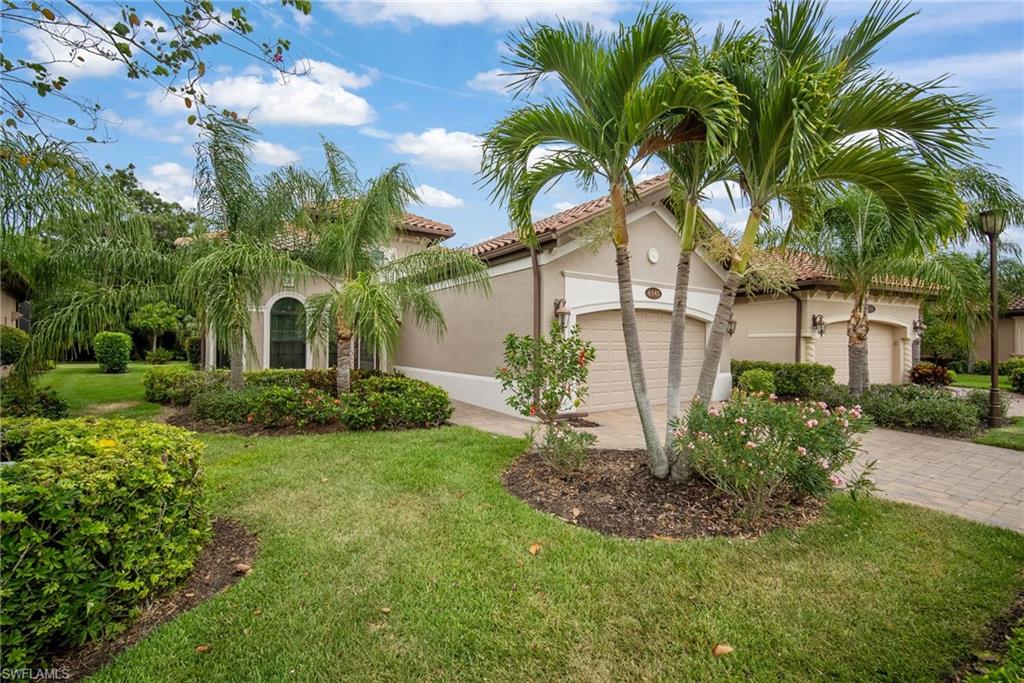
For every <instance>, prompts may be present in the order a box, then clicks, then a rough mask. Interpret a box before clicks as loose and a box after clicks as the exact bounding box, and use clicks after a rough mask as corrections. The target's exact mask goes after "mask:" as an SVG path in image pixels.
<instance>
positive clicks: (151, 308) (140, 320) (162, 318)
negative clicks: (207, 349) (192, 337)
mask: <svg viewBox="0 0 1024 683" xmlns="http://www.w3.org/2000/svg"><path fill="white" fill-rule="evenodd" d="M182 315H183V312H182V310H181V309H180V308H178V307H177V306H175V305H174V304H171V303H168V302H166V301H157V302H155V303H151V304H146V305H144V306H142V307H141V308H139V309H138V310H136V311H133V312H132V314H131V317H130V318H129V319H128V322H129V324H130V325H131V327H132V329H134V330H139V331H140V332H144V333H146V334H148V335H149V338H150V342H151V344H150V349H152V350H153V351H156V343H157V340H158V339H159V338H160V336H161V335H162V334H164V333H165V332H170V331H172V330H177V329H178V324H179V323H180V322H181V317H182Z"/></svg>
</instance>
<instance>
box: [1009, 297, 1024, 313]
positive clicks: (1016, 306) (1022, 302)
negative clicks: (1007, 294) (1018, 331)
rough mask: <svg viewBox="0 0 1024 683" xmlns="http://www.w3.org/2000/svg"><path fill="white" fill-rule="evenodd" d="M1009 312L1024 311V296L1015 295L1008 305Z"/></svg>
mask: <svg viewBox="0 0 1024 683" xmlns="http://www.w3.org/2000/svg"><path fill="white" fill-rule="evenodd" d="M1006 312H1007V313H1024V296H1015V297H1014V298H1012V299H1010V304H1009V305H1008V306H1007V307H1006Z"/></svg>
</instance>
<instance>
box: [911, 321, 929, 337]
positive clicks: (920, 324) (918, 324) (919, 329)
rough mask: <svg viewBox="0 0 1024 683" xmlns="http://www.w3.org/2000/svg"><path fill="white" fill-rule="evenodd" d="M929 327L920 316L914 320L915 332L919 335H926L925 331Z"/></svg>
mask: <svg viewBox="0 0 1024 683" xmlns="http://www.w3.org/2000/svg"><path fill="white" fill-rule="evenodd" d="M927 329H928V326H927V325H925V324H924V321H923V320H921V319H920V318H918V319H917V320H915V321H914V334H916V335H917V336H918V337H922V336H924V331H925V330H927Z"/></svg>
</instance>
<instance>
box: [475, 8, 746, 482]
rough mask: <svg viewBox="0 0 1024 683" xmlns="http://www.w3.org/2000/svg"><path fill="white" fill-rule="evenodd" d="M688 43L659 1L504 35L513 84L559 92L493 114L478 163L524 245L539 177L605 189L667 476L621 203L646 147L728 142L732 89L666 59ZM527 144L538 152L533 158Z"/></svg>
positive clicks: (625, 309) (683, 24)
mask: <svg viewBox="0 0 1024 683" xmlns="http://www.w3.org/2000/svg"><path fill="white" fill-rule="evenodd" d="M692 44H693V40H692V32H691V31H690V29H689V27H688V25H687V21H686V18H685V17H684V16H682V15H681V14H678V13H676V12H674V11H672V10H671V9H669V8H668V7H665V6H661V5H656V6H654V7H653V8H650V9H644V10H641V12H640V14H639V16H638V17H637V19H636V21H635V22H634V23H633V24H632V25H629V26H620V27H619V30H618V31H617V32H615V33H613V34H611V35H602V34H599V33H597V32H595V31H594V29H593V28H592V27H590V26H589V25H581V24H578V23H571V22H561V23H560V24H559V25H558V26H557V27H551V26H539V27H534V26H529V27H527V28H526V29H525V30H523V31H522V32H520V33H519V34H517V35H514V36H511V37H510V39H509V44H508V47H509V53H510V55H511V56H510V57H509V58H508V60H507V63H508V64H509V66H510V67H511V68H512V69H513V71H514V72H515V75H516V76H517V77H518V80H517V81H516V83H514V85H513V89H514V90H515V91H516V94H517V95H518V94H525V93H530V92H533V91H534V89H535V88H536V86H537V85H538V84H539V83H540V82H541V81H542V80H553V81H556V82H557V86H559V87H560V88H561V90H562V94H561V95H560V96H559V97H557V98H552V97H545V98H543V100H542V101H540V102H537V103H531V104H525V105H523V106H520V107H518V108H517V109H515V110H514V111H513V112H511V113H510V114H508V115H507V116H505V117H504V118H503V119H501V120H500V121H498V122H497V124H495V126H494V127H493V129H492V130H491V131H490V132H489V133H488V134H487V135H486V137H485V140H484V145H483V163H482V166H481V173H482V176H483V178H484V179H485V181H486V182H487V183H489V184H490V185H491V186H492V196H493V197H494V198H496V199H498V200H500V201H501V202H502V203H504V204H506V205H507V207H508V211H509V216H510V219H511V223H512V225H513V228H514V229H515V230H516V231H517V233H518V234H519V237H520V238H521V239H522V241H523V242H524V243H525V244H527V245H529V246H536V244H537V236H536V233H535V232H534V228H533V222H532V219H531V209H532V204H533V200H534V198H535V197H536V196H537V195H538V194H539V193H540V192H541V191H542V190H543V189H544V188H546V187H547V186H548V185H549V184H551V183H553V182H555V181H557V180H558V179H560V178H561V177H562V176H566V175H569V176H573V177H575V179H576V180H577V183H578V184H579V185H580V186H581V187H583V188H584V189H587V190H593V189H596V188H597V187H599V186H603V187H604V188H605V189H606V191H607V193H608V199H609V203H610V206H611V221H612V231H611V240H612V243H613V245H614V247H615V265H616V273H617V278H618V284H619V305H620V309H621V315H622V331H623V336H624V339H625V345H626V358H627V362H628V366H629V375H630V382H631V385H632V390H633V396H634V399H635V401H636V406H637V411H638V413H639V415H640V422H641V425H642V426H643V432H644V439H645V442H646V448H647V453H648V460H649V466H650V470H651V472H652V473H653V474H654V476H656V477H665V476H667V475H668V471H669V463H668V459H667V457H666V452H665V449H664V447H663V446H662V444H661V442H660V439H659V437H658V432H657V428H656V426H655V424H654V417H653V412H652V410H651V402H650V397H649V396H648V393H647V383H646V378H645V375H644V368H643V360H642V355H641V349H640V335H639V331H638V328H637V322H636V309H635V305H634V301H633V289H632V276H631V272H630V263H629V260H630V254H629V229H628V226H627V224H626V204H627V202H628V201H629V200H630V199H631V198H632V197H633V196H634V194H635V189H634V182H633V176H632V172H633V170H634V169H635V168H637V167H638V166H641V165H643V164H644V163H645V162H646V161H647V160H648V159H649V158H650V156H651V155H652V154H656V153H657V152H659V151H661V150H663V149H664V148H666V147H668V146H669V145H671V144H676V143H680V142H685V141H688V140H704V141H705V142H706V144H707V145H709V146H710V147H711V148H717V147H720V146H723V145H727V144H728V143H729V142H730V140H731V137H732V133H731V129H732V124H733V123H734V121H735V120H736V111H737V107H738V102H737V98H736V94H735V91H734V89H733V88H732V87H731V86H730V85H729V84H728V83H726V82H725V81H724V80H723V79H721V78H720V77H718V76H716V75H714V74H712V73H709V72H707V71H705V70H693V69H692V68H691V69H687V68H682V67H680V68H676V66H675V65H676V63H677V62H681V61H683V58H684V57H685V56H686V55H687V53H688V52H689V51H690V50H691V47H692ZM687 66H690V65H689V64H687ZM535 150H545V151H547V152H548V154H547V155H546V156H545V157H544V158H543V159H542V160H541V161H539V162H537V163H535V164H531V163H530V154H531V152H534V151H535ZM552 150H553V151H552Z"/></svg>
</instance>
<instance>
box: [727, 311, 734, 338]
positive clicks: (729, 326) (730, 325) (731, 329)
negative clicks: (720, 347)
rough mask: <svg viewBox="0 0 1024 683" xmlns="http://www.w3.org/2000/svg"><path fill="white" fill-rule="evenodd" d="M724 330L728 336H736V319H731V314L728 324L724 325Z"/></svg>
mask: <svg viewBox="0 0 1024 683" xmlns="http://www.w3.org/2000/svg"><path fill="white" fill-rule="evenodd" d="M725 330H726V331H727V332H728V333H729V336H730V337H731V336H732V335H734V334H736V318H734V317H732V313H730V314H729V322H727V323H726V328H725Z"/></svg>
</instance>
